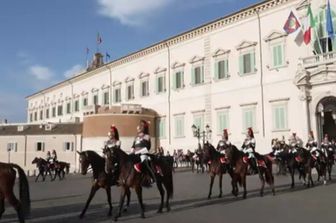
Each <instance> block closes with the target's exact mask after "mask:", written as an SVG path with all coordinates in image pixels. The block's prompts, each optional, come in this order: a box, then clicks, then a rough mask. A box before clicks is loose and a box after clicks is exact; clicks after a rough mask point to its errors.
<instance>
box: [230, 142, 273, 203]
mask: <svg viewBox="0 0 336 223" xmlns="http://www.w3.org/2000/svg"><path fill="white" fill-rule="evenodd" d="M225 155H226V158H227V160H228V162H229V164H230V165H231V166H232V167H233V171H232V174H231V177H232V181H231V184H232V194H233V195H235V196H238V184H239V185H240V186H243V188H244V192H243V198H246V194H247V192H246V175H247V173H248V171H247V168H248V163H245V162H244V160H243V157H244V156H245V154H244V153H243V152H242V151H240V150H238V149H237V147H236V146H234V145H231V146H229V147H227V148H226V149H225ZM255 156H256V159H257V163H258V164H257V166H258V174H259V178H260V181H261V188H260V196H263V195H264V187H265V181H266V182H267V184H269V185H270V187H271V189H272V193H273V195H275V189H274V176H273V173H272V160H270V159H269V157H268V155H265V156H264V155H260V154H258V153H255Z"/></svg>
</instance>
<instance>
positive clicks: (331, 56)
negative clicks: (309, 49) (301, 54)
mask: <svg viewBox="0 0 336 223" xmlns="http://www.w3.org/2000/svg"><path fill="white" fill-rule="evenodd" d="M335 62H336V52H329V53H324V54H319V55H315V56H311V57H306V58H302V64H303V67H304V68H313V67H318V66H320V65H325V64H329V63H330V64H331V63H335Z"/></svg>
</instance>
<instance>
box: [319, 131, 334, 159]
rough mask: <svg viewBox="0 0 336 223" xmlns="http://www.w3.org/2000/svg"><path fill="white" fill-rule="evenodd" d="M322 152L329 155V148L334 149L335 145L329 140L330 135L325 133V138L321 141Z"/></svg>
mask: <svg viewBox="0 0 336 223" xmlns="http://www.w3.org/2000/svg"><path fill="white" fill-rule="evenodd" d="M321 150H322V151H321V152H323V153H324V154H325V156H326V157H328V150H329V151H333V145H332V143H331V142H330V140H329V135H328V134H325V135H324V138H323V140H322V142H321Z"/></svg>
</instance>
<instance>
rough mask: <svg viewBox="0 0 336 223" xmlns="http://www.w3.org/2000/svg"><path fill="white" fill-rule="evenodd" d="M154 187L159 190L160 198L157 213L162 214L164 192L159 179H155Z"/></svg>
mask: <svg viewBox="0 0 336 223" xmlns="http://www.w3.org/2000/svg"><path fill="white" fill-rule="evenodd" d="M156 185H157V188H158V189H159V192H160V197H161V203H160V207H159V209H158V211H157V213H162V208H163V202H164V195H165V192H164V190H163V187H162V182H161V180H160V179H159V178H157V181H156ZM167 196H168V195H167Z"/></svg>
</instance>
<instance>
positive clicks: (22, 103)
mask: <svg viewBox="0 0 336 223" xmlns="http://www.w3.org/2000/svg"><path fill="white" fill-rule="evenodd" d="M257 2H260V0H71V1H69V0H57V1H46V0H30V1H27V0H1V2H0V29H1V32H0V33H1V38H0V77H1V79H0V80H1V81H0V119H4V118H6V119H8V120H9V122H25V121H26V100H25V97H26V96H28V95H30V94H32V93H34V92H36V91H38V90H41V89H43V88H45V87H48V86H50V85H52V84H55V83H57V82H59V81H62V80H64V79H65V78H66V77H67V76H69V75H71V74H73V73H76V72H78V71H80V70H81V69H83V67H85V63H86V50H85V49H86V47H88V48H89V49H90V58H91V57H92V52H94V51H95V50H96V36H97V33H98V32H99V33H100V35H101V37H102V40H103V42H102V44H101V45H100V49H101V51H102V53H104V54H105V52H108V53H109V54H110V55H111V59H117V58H119V57H121V56H124V55H127V54H129V53H131V52H133V51H136V50H139V49H141V48H144V47H146V46H148V45H151V44H153V43H155V42H158V41H160V40H163V39H166V38H168V37H171V36H173V35H176V34H178V33H181V32H184V31H187V30H189V29H191V28H193V27H196V26H199V25H201V24H204V23H207V22H209V21H211V20H214V19H217V18H219V17H222V16H225V15H227V14H230V13H232V12H235V11H237V10H239V9H241V8H243V7H247V6H250V5H252V4H255V3H257Z"/></svg>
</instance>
